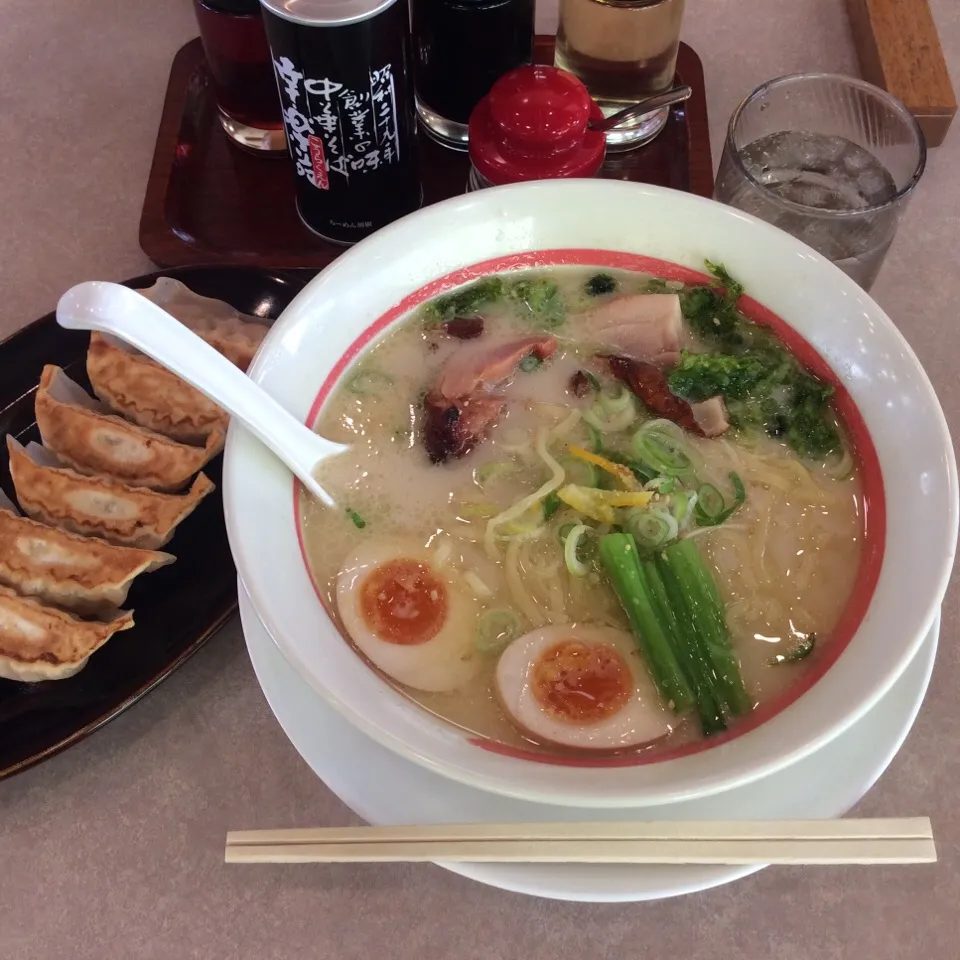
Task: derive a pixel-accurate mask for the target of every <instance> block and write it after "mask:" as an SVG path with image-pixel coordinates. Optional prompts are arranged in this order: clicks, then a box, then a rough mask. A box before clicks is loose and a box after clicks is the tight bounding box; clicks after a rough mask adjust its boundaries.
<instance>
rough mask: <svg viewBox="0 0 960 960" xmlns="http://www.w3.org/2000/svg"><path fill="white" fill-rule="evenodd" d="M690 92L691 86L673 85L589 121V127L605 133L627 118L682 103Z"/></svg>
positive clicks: (630, 118)
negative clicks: (601, 117)
mask: <svg viewBox="0 0 960 960" xmlns="http://www.w3.org/2000/svg"><path fill="white" fill-rule="evenodd" d="M692 94H693V87H687V86H680V87H674V88H673V89H672V90H667V91H665V92H664V93H656V94H654V95H653V96H652V97H647V98H645V99H644V100H641V101H640V102H639V103H634V104H631V105H630V106H629V107H626V108H624V109H623V110H618V111H617V112H616V113H613V114H611V115H610V116H609V117H605V118H604V119H603V120H596V121H591V122H590V129H591V130H598V131H600V132H604V133H605V132H606V131H607V130H612V129H613V128H614V127H618V126H620V124H621V123H626V122H627V121H628V120H635V119H636V118H637V117H643V116H646V114H648V113H653V111H654V110H659V109H661V107H671V106H673V105H674V104H677V103H683V101H684V100H689V99H690V96H691V95H692Z"/></svg>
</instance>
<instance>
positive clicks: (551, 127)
mask: <svg viewBox="0 0 960 960" xmlns="http://www.w3.org/2000/svg"><path fill="white" fill-rule="evenodd" d="M602 120H603V113H602V112H601V110H600V108H599V107H598V106H597V105H596V104H595V103H594V102H593V100H592V99H591V98H590V94H589V93H587V88H586V87H585V86H584V85H583V83H582V82H581V81H580V80H578V79H577V78H576V77H575V76H573V74H571V73H567V72H566V71H565V70H558V69H557V68H556V67H519V68H518V69H516V70H512V71H511V72H510V73H508V74H505V75H504V76H502V77H501V78H500V79H499V80H498V81H497V82H496V83H495V84H494V85H493V87H492V89H491V90H490V93H489V94H487V96H486V97H484V98H483V100H481V101H480V103H479V104H477V106H476V108H475V109H474V111H473V113H472V114H471V116H470V178H469V181H468V184H467V189H468V190H480V189H482V188H483V187H492V186H499V185H501V184H505V183H520V182H522V181H525V180H551V179H558V178H563V177H593V176H596V175H597V172H598V171H599V170H600V167H601V166H602V165H603V159H604V153H605V147H606V139H605V137H604V135H603V133H602V132H599V131H596V130H591V129H589V127H588V123H589V122H590V121H595V122H599V121H602Z"/></svg>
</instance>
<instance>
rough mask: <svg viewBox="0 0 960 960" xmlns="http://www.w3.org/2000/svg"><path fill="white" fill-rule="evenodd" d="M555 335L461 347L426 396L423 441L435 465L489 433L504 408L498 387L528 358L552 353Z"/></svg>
mask: <svg viewBox="0 0 960 960" xmlns="http://www.w3.org/2000/svg"><path fill="white" fill-rule="evenodd" d="M556 349H557V342H556V340H555V339H554V338H553V337H548V336H538V337H523V338H521V339H519V340H501V341H499V342H494V343H489V344H476V345H472V344H471V345H470V346H464V347H461V348H460V349H459V350H458V351H457V352H456V353H455V354H454V355H453V356H452V357H451V358H450V360H449V361H448V362H447V364H446V366H445V367H444V368H443V371H442V372H441V374H440V379H439V380H438V381H437V385H436V386H435V387H434V388H433V390H431V391H430V393H429V394H427V397H426V399H425V400H424V413H425V416H426V420H425V424H424V433H423V437H424V445H425V446H426V449H427V454H428V456H429V457H430V459H431V460H432V461H433V462H434V463H443V462H444V461H445V460H449V459H456V458H458V457H463V456H465V455H466V454H468V453H469V452H470V451H471V450H473V448H474V447H476V445H477V444H478V443H479V442H480V441H481V440H482V439H483V438H484V436H486V434H487V431H488V430H489V429H490V427H492V426H493V424H494V423H495V422H496V420H497V417H499V416H500V412H501V411H502V409H503V405H504V402H505V401H504V398H503V397H502V396H498V395H496V394H495V393H494V392H493V391H494V390H496V388H497V387H498V386H499V385H500V384H502V383H503V382H504V381H505V380H507V379H508V378H509V377H510V376H511V375H512V374H513V373H514V371H515V370H516V368H517V365H518V364H519V363H520V361H521V360H523V359H524V357H528V356H530V355H531V354H532V355H534V356H536V357H537V358H538V359H540V360H546V359H547V358H548V357H551V356H553V354H554V352H555V351H556Z"/></svg>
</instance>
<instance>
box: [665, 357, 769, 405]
mask: <svg viewBox="0 0 960 960" xmlns="http://www.w3.org/2000/svg"><path fill="white" fill-rule="evenodd" d="M771 372H772V371H771V369H770V365H769V364H768V363H767V362H765V361H764V360H763V359H761V358H760V357H757V356H755V355H753V354H749V353H746V354H739V355H732V354H727V353H688V352H687V351H684V353H683V355H682V356H681V358H680V363H679V364H677V366H676V367H674V369H673V372H672V373H671V374H670V375H669V376H668V377H667V384H668V386H669V387H670V390H671V391H672V392H673V393H675V394H676V395H677V396H678V397H683V399H684V400H688V401H690V402H691V403H700V402H701V401H703V400H709V399H710V397H716V396H717V395H722V396H724V397H725V398H726V399H741V398H743V397H747V396H749V395H750V393H751V391H753V390H755V389H756V388H757V387H758V386H759V385H760V384H761V383H762V382H763V381H764V380H765V379H767V378H768V377H770V375H771Z"/></svg>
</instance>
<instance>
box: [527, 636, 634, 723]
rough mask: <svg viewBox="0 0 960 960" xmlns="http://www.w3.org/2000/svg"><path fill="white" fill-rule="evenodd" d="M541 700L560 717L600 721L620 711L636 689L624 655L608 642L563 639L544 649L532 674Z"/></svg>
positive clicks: (552, 712) (546, 708)
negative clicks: (595, 642)
mask: <svg viewBox="0 0 960 960" xmlns="http://www.w3.org/2000/svg"><path fill="white" fill-rule="evenodd" d="M530 683H531V687H532V689H533V695H534V697H535V698H536V700H537V703H539V704H540V706H541V707H542V708H543V709H544V710H545V711H547V712H548V713H549V714H551V715H552V716H554V717H556V718H557V719H558V720H565V721H567V722H569V723H596V722H597V721H599V720H603V719H604V718H605V717H609V716H610V715H611V714H614V713H616V712H617V711H618V710H619V709H620V708H621V707H622V706H623V705H624V704H625V703H626V702H627V698H628V697H629V696H630V694H631V692H632V691H633V677H632V676H631V675H630V669H629V667H628V666H627V664H626V663H625V662H624V660H623V657H621V656H620V654H619V653H618V652H617V650H615V649H614V648H613V647H611V646H607V645H606V644H587V643H583V642H581V641H579V640H563V641H561V642H560V643H558V644H555V645H554V646H552V647H551V648H550V649H549V650H546V651H544V653H543V654H542V655H541V656H540V659H539V660H538V661H537V662H536V663H535V664H534V667H533V671H532V673H531V676H530Z"/></svg>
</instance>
